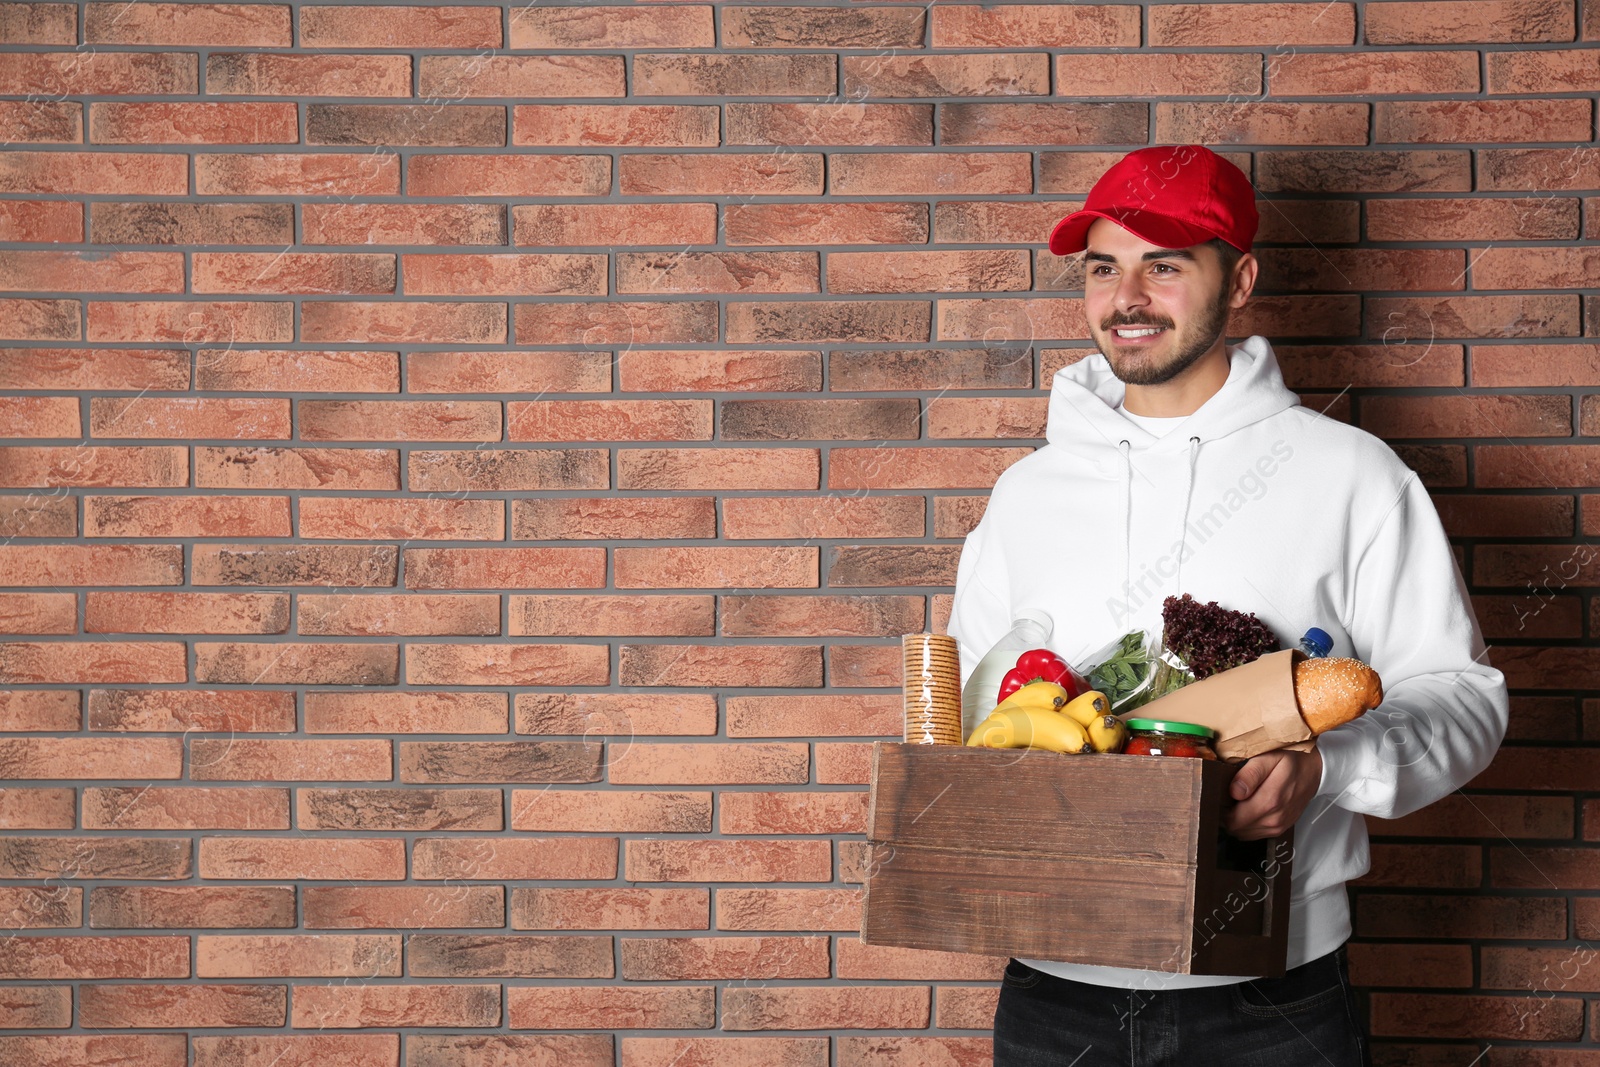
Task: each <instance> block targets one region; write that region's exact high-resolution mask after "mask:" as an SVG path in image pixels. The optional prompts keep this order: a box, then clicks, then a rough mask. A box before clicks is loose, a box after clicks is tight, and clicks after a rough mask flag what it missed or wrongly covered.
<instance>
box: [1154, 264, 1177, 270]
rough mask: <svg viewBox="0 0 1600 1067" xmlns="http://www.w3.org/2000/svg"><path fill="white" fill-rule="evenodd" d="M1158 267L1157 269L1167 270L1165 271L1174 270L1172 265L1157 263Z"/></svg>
mask: <svg viewBox="0 0 1600 1067" xmlns="http://www.w3.org/2000/svg"><path fill="white" fill-rule="evenodd" d="M1156 267H1157V269H1165V270H1172V269H1173V266H1172V264H1170V263H1157V264H1156Z"/></svg>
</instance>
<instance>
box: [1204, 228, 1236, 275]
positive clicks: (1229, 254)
mask: <svg viewBox="0 0 1600 1067" xmlns="http://www.w3.org/2000/svg"><path fill="white" fill-rule="evenodd" d="M1206 244H1208V245H1210V246H1211V247H1212V248H1215V249H1216V250H1217V259H1219V260H1220V261H1221V262H1222V277H1223V279H1224V280H1226V279H1227V278H1230V277H1232V275H1233V268H1234V267H1236V266H1237V265H1238V263H1239V260H1241V259H1242V258H1244V253H1243V252H1241V251H1239V250H1238V249H1237V248H1235V247H1233V246H1232V245H1230V244H1229V243H1228V242H1227V241H1224V240H1223V239H1222V238H1220V237H1213V238H1212V239H1211V240H1209V241H1207V242H1206Z"/></svg>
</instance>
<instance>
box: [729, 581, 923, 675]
mask: <svg viewBox="0 0 1600 1067" xmlns="http://www.w3.org/2000/svg"><path fill="white" fill-rule="evenodd" d="M720 614H721V618H722V633H723V635H724V636H727V637H891V636H898V635H900V634H906V633H916V632H918V631H919V630H920V629H921V627H922V622H923V614H924V604H923V598H922V597H919V596H859V597H858V596H808V597H796V596H725V597H723V598H722V610H721V613H720ZM790 699H791V700H792V699H796V698H790Z"/></svg>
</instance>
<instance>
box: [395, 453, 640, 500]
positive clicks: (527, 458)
mask: <svg viewBox="0 0 1600 1067" xmlns="http://www.w3.org/2000/svg"><path fill="white" fill-rule="evenodd" d="M607 455H608V453H607V452H606V450H605V449H599V448H561V449H553V448H552V449H538V448H516V449H482V448H473V449H460V450H452V451H441V452H433V451H427V450H420V449H418V450H413V451H412V452H411V454H410V456H409V460H408V463H409V466H408V468H407V481H408V488H410V489H412V490H414V491H417V492H443V493H455V492H487V491H490V490H518V489H606V488H609V487H610V477H611V475H610V469H609V466H608V463H607Z"/></svg>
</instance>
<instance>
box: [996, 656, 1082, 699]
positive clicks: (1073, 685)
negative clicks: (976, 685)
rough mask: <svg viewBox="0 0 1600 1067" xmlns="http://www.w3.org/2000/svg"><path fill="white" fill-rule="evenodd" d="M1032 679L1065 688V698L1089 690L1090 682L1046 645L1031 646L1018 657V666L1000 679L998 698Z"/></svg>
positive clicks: (1002, 697) (1070, 697)
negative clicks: (1043, 646) (1039, 646)
mask: <svg viewBox="0 0 1600 1067" xmlns="http://www.w3.org/2000/svg"><path fill="white" fill-rule="evenodd" d="M1034 682H1054V683H1056V684H1057V685H1059V686H1060V687H1061V688H1063V689H1065V690H1066V691H1067V699H1068V700H1071V699H1072V698H1073V697H1076V696H1078V695H1079V694H1081V693H1087V692H1088V691H1089V683H1088V682H1087V681H1086V680H1085V679H1084V677H1083V676H1082V675H1081V674H1079V673H1078V672H1077V671H1075V670H1073V669H1072V665H1071V664H1070V663H1068V662H1067V661H1066V660H1064V659H1062V658H1061V657H1060V656H1058V655H1056V654H1055V653H1054V652H1051V651H1050V650H1049V649H1048V648H1033V649H1029V650H1028V651H1026V652H1024V653H1023V654H1022V655H1020V656H1018V657H1017V665H1016V666H1015V667H1013V668H1011V670H1009V671H1007V672H1006V675H1005V677H1004V678H1002V679H1000V692H999V698H998V699H999V700H1005V699H1006V697H1008V696H1010V695H1011V694H1012V693H1015V692H1016V691H1017V690H1019V689H1021V688H1022V687H1023V686H1025V685H1031V684H1032V683H1034Z"/></svg>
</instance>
